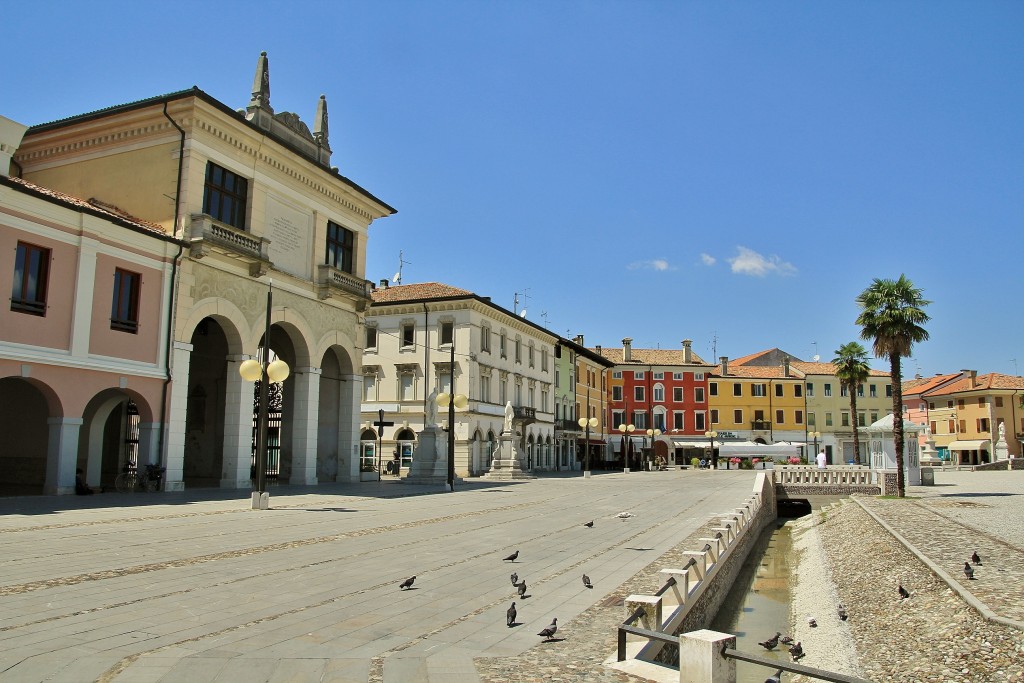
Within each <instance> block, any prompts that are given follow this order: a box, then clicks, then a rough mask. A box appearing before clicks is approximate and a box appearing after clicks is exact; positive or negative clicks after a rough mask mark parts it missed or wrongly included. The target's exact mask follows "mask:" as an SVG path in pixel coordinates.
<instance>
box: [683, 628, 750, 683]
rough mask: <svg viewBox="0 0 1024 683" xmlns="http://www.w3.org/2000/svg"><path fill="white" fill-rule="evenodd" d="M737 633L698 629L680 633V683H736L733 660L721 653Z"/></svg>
mask: <svg viewBox="0 0 1024 683" xmlns="http://www.w3.org/2000/svg"><path fill="white" fill-rule="evenodd" d="M726 647H729V648H735V647H736V636H734V635H731V634H728V633H719V632H718V631H709V630H708V629H701V630H700V631H691V632H690V633H684V634H682V635H680V636H679V683H736V660H734V659H727V658H726V657H723V656H722V650H723V649H724V648H726Z"/></svg>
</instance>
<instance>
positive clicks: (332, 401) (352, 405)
mask: <svg viewBox="0 0 1024 683" xmlns="http://www.w3.org/2000/svg"><path fill="white" fill-rule="evenodd" d="M353 372H354V369H353V365H352V359H351V357H350V356H349V354H348V352H347V351H346V350H345V349H344V347H342V346H338V345H334V346H331V347H330V348H329V349H327V351H326V352H325V353H324V355H323V358H322V359H321V360H320V387H319V394H320V403H319V408H318V410H317V425H316V429H317V441H316V478H317V481H319V482H325V481H343V480H345V479H347V478H348V475H349V472H348V471H347V465H346V464H345V463H344V461H345V459H346V457H347V456H346V454H347V453H349V452H350V450H351V436H349V435H350V434H351V433H352V427H351V425H352V421H353V420H357V419H358V415H357V413H358V411H359V405H360V397H359V396H358V395H357V394H358V390H357V388H356V386H355V383H354V376H353ZM358 453H359V455H358V457H359V458H360V469H362V458H363V455H364V454H363V448H362V444H360V447H359V451H358Z"/></svg>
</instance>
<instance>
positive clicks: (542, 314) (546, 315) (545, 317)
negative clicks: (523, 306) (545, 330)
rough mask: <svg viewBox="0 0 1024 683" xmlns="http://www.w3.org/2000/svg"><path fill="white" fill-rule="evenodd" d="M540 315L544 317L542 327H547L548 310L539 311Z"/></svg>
mask: <svg viewBox="0 0 1024 683" xmlns="http://www.w3.org/2000/svg"><path fill="white" fill-rule="evenodd" d="M540 317H541V318H543V319H544V327H547V326H548V312H547V311H541V312H540Z"/></svg>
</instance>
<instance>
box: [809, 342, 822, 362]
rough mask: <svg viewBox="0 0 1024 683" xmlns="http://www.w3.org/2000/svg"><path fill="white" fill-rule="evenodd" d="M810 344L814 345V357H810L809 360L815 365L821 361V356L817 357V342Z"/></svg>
mask: <svg viewBox="0 0 1024 683" xmlns="http://www.w3.org/2000/svg"><path fill="white" fill-rule="evenodd" d="M811 344H813V345H814V355H813V356H812V357H811V360H812V361H813V362H815V363H817V362H818V361H819V360H821V356H819V355H818V342H811Z"/></svg>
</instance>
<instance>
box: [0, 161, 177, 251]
mask: <svg viewBox="0 0 1024 683" xmlns="http://www.w3.org/2000/svg"><path fill="white" fill-rule="evenodd" d="M6 180H9V181H11V183H13V184H15V185H21V186H22V187H23V188H25V189H26V190H28V191H29V192H32V193H34V194H39V195H44V196H46V197H49V198H50V199H54V200H56V201H58V202H60V203H61V204H65V205H67V206H68V207H70V208H72V209H86V210H87V211H89V212H90V213H93V214H97V213H98V214H102V215H103V216H106V217H109V218H114V219H117V220H118V221H120V222H124V223H130V224H131V225H134V226H135V227H137V228H141V229H142V230H146V231H147V232H152V233H156V234H157V235H162V236H163V237H170V236H169V235H168V234H167V231H166V230H164V228H163V226H161V225H159V224H157V223H150V222H149V221H145V220H142V219H141V218H138V217H136V216H133V215H131V214H130V213H128V212H126V211H122V210H121V209H119V208H118V207H116V206H114V205H113V204H107V203H106V202H101V201H100V200H98V199H89V200H85V199H82V198H80V197H74V196H72V195H69V194H64V193H63V192H58V191H57V190H51V189H50V188H48V187H43V186H42V185H36V184H35V183H32V182H29V181H27V180H25V179H24V178H15V177H14V176H9V177H7V178H6Z"/></svg>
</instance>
